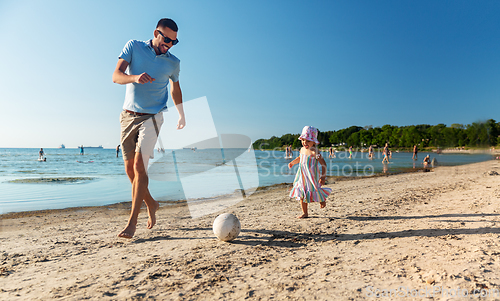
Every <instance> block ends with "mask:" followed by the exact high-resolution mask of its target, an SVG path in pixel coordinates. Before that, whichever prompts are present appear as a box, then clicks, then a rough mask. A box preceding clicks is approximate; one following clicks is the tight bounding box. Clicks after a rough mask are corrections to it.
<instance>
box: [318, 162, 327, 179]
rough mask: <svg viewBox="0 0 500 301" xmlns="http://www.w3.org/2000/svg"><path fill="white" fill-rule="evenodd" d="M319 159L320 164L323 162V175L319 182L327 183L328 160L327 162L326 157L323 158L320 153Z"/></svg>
mask: <svg viewBox="0 0 500 301" xmlns="http://www.w3.org/2000/svg"><path fill="white" fill-rule="evenodd" d="M318 161H319V164H321V176H320V178H319V183H320V184H321V185H325V180H326V162H325V159H323V156H321V154H319V155H318Z"/></svg>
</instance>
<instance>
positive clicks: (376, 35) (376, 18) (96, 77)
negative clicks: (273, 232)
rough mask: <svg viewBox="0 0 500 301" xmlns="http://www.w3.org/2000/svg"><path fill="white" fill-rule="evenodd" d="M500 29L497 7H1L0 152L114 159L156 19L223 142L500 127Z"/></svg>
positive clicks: (20, 3)
mask: <svg viewBox="0 0 500 301" xmlns="http://www.w3.org/2000/svg"><path fill="white" fill-rule="evenodd" d="M498 16H500V1H404V0H397V1H260V0H257V1H213V0H211V1H189V0H187V1H144V2H143V1H78V2H77V1H52V0H47V1H24V0H13V1H0V39H1V41H2V47H0V58H1V60H0V70H1V72H0V104H1V108H2V116H1V118H0V126H1V134H0V147H45V148H50V147H57V146H58V145H59V144H61V143H64V144H66V146H67V147H76V146H77V145H80V144H84V145H90V146H97V145H101V144H102V145H103V146H104V147H115V146H116V145H117V144H118V143H119V136H120V134H119V122H118V116H119V113H120V111H121V107H122V105H123V100H124V95H125V87H124V86H120V85H117V84H113V82H112V81H111V75H112V72H113V70H114V68H115V66H116V62H117V59H118V55H119V53H120V51H121V50H122V48H123V46H124V45H125V43H126V42H127V41H128V40H130V39H138V40H147V39H150V38H151V37H152V36H153V30H154V29H155V26H156V23H157V21H158V20H159V19H160V18H163V17H170V18H172V19H174V20H175V21H176V22H177V24H178V25H179V34H178V38H179V40H180V43H179V44H178V45H177V46H175V47H173V48H172V53H174V54H175V55H176V56H177V57H179V58H180V59H181V77H180V84H181V88H182V90H183V94H184V101H189V100H191V99H195V98H199V97H202V96H206V97H207V99H208V103H209V105H210V109H211V112H212V115H213V118H214V123H215V126H216V128H217V131H218V133H236V134H243V135H247V136H249V137H250V138H251V139H252V140H256V139H258V138H269V137H271V136H273V135H274V136H281V135H283V134H286V133H299V132H300V131H301V129H302V127H303V126H304V125H313V126H316V127H317V128H319V129H320V130H322V131H328V130H338V129H341V128H346V127H349V126H351V125H359V126H365V125H373V126H382V125H384V124H392V125H399V126H402V125H410V124H438V123H445V124H447V125H450V124H452V123H463V124H467V123H472V122H474V121H478V120H484V119H487V118H493V119H495V120H497V121H498V120H500V114H499V113H500V55H499V53H500V22H499V20H498ZM170 104H171V101H170ZM186 118H187V126H189V122H190V120H189V112H186ZM164 144H168V141H164Z"/></svg>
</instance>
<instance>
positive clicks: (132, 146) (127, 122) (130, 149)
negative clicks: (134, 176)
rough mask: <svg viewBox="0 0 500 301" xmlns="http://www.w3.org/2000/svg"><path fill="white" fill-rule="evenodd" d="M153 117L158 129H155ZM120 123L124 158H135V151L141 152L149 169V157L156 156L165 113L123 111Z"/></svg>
mask: <svg viewBox="0 0 500 301" xmlns="http://www.w3.org/2000/svg"><path fill="white" fill-rule="evenodd" d="M153 118H154V119H155V121H156V126H157V129H155V125H154V122H153ZM120 124H121V144H122V155H123V160H130V159H133V158H134V156H135V153H141V154H142V160H143V161H144V166H145V167H146V170H147V166H148V162H149V159H150V158H151V159H152V158H153V157H154V147H155V145H156V141H157V139H158V134H159V132H160V128H161V125H162V124H163V113H158V114H156V115H143V116H138V115H135V114H133V113H129V112H127V111H122V113H121V114H120Z"/></svg>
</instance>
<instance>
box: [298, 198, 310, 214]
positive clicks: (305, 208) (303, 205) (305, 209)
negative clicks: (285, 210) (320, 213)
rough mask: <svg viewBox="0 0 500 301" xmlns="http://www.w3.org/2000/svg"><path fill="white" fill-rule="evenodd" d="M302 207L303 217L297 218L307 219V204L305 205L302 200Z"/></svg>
mask: <svg viewBox="0 0 500 301" xmlns="http://www.w3.org/2000/svg"><path fill="white" fill-rule="evenodd" d="M299 202H300V207H301V208H302V215H299V216H297V218H306V217H308V215H307V203H304V201H303V200H300V201H299Z"/></svg>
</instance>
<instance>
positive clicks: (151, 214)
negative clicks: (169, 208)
mask: <svg viewBox="0 0 500 301" xmlns="http://www.w3.org/2000/svg"><path fill="white" fill-rule="evenodd" d="M158 208H160V204H159V203H158V202H157V201H155V205H154V206H153V208H149V207H148V216H149V217H148V229H151V228H153V226H154V225H155V224H156V210H158Z"/></svg>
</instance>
